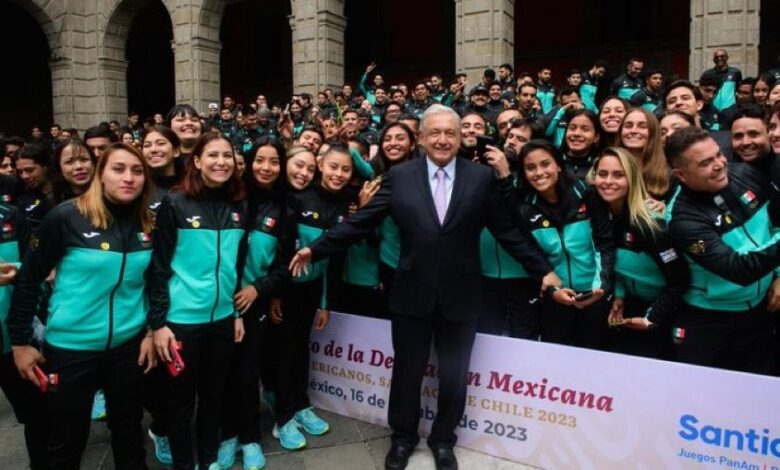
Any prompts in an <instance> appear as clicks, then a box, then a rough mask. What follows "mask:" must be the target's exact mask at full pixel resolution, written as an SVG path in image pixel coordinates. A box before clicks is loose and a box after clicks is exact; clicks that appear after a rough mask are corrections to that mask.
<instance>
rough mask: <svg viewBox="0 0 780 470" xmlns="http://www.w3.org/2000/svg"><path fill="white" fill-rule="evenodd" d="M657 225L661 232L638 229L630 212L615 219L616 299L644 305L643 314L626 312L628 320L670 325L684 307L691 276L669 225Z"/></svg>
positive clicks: (613, 230) (663, 223) (659, 222)
mask: <svg viewBox="0 0 780 470" xmlns="http://www.w3.org/2000/svg"><path fill="white" fill-rule="evenodd" d="M656 222H657V223H658V229H657V230H651V229H650V228H648V227H645V226H634V225H632V224H631V223H630V221H629V217H628V210H627V209H624V210H623V212H622V213H621V214H620V215H618V216H616V217H615V218H614V219H613V228H612V233H613V234H614V236H613V239H614V241H615V297H621V298H624V299H636V300H639V301H640V302H639V304H640V305H642V311H628V310H626V311H625V313H624V314H623V316H624V317H626V318H629V317H637V316H642V317H645V318H647V319H648V320H650V321H651V322H653V323H655V324H669V323H670V322H671V321H672V319H673V318H674V316H675V315H676V313H677V310H678V308H679V306H680V305H681V303H682V297H683V294H684V293H685V291H686V289H687V288H688V284H689V283H690V273H689V271H688V264H687V263H686V262H685V260H684V259H683V256H682V254H681V253H678V252H677V250H676V249H675V247H674V244H673V243H672V239H671V237H670V236H669V233H668V231H667V230H666V222H665V221H664V220H663V219H660V218H659V219H657V220H656ZM629 304H631V302H626V305H629Z"/></svg>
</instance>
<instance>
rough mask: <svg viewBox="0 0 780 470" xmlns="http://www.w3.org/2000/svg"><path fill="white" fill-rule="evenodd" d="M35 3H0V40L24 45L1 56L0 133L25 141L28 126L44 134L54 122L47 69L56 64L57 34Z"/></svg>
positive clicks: (51, 23) (53, 26)
mask: <svg viewBox="0 0 780 470" xmlns="http://www.w3.org/2000/svg"><path fill="white" fill-rule="evenodd" d="M37 3H38V2H22V1H11V2H7V1H0V41H2V42H3V44H24V47H23V48H20V47H9V48H7V49H6V51H5V52H4V53H3V63H4V67H3V69H4V70H3V73H2V74H1V75H0V103H3V112H2V113H0V130H1V131H4V132H6V133H8V134H10V135H20V136H23V137H25V138H27V137H29V135H30V129H31V128H32V126H34V125H36V126H40V127H41V129H42V130H44V132H46V131H47V130H48V126H50V125H51V124H52V123H53V122H55V121H56V119H55V117H54V113H53V106H52V101H53V100H52V88H53V82H52V70H51V68H52V65H53V63H54V62H56V61H55V60H53V58H54V57H57V55H56V54H57V52H55V51H59V49H60V47H59V35H58V34H57V27H56V25H55V24H54V21H53V20H52V18H51V16H49V13H48V12H47V11H45V10H43V9H42V8H41V7H40V6H38V5H37ZM56 122H58V123H59V121H56ZM60 124H63V125H64V124H65V123H64V122H63V123H60Z"/></svg>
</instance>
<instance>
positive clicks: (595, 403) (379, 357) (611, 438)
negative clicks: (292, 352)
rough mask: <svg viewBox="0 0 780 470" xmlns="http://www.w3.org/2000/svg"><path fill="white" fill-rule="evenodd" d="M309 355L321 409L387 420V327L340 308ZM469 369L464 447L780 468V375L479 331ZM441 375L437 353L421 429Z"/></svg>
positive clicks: (646, 464)
mask: <svg viewBox="0 0 780 470" xmlns="http://www.w3.org/2000/svg"><path fill="white" fill-rule="evenodd" d="M321 345H324V346H322V347H321ZM310 351H311V369H310V383H309V385H310V390H309V396H310V398H311V400H312V403H313V404H314V406H317V407H320V408H324V409H327V410H330V411H333V412H335V413H339V414H343V415H345V416H350V417H352V418H356V419H361V420H365V421H368V422H371V423H374V424H379V425H382V426H387V402H388V396H389V391H390V386H391V380H390V379H391V372H392V367H393V348H392V342H391V337H390V323H389V322H387V321H384V320H377V319H372V318H365V317H358V316H353V315H347V314H340V313H335V312H332V313H331V318H330V323H329V325H328V327H327V328H326V329H325V330H323V331H316V330H312V334H311V348H310ZM469 369H470V370H469V372H468V376H467V383H468V395H467V399H466V409H465V412H464V415H463V417H462V418H461V420H460V422H459V423H458V427H457V433H458V445H459V446H463V447H467V448H470V449H473V450H476V451H480V452H484V453H487V454H491V455H495V456H497V457H501V458H504V459H510V460H514V461H517V462H523V463H526V464H529V465H534V466H538V467H541V468H545V469H570V468H653V469H662V468H702V467H701V465H702V464H704V465H705V466H706V467H707V468H723V467H724V466H725V467H729V468H762V469H763V468H766V469H777V470H780V465H778V464H777V459H776V458H775V457H774V455H773V454H772V452H771V450H772V449H771V448H772V443H773V442H775V440H776V441H777V442H778V446H780V439H775V438H777V436H778V435H780V413H777V412H776V411H777V405H778V401H777V400H778V398H777V397H779V396H780V379H777V378H772V377H764V376H757V375H750V374H741V373H736V372H728V371H723V370H717V369H710V368H703V367H695V366H689V365H684V364H677V363H670V362H664V361H656V360H651V359H644V358H637V357H629V356H622V355H617V354H610V353H604V352H599V351H590V350H584V349H578V348H570V347H565V346H560V345H553V344H545V343H538V342H534V341H525V340H517V339H512V338H505V337H496V336H489V335H481V334H479V335H477V339H476V341H475V343H474V349H473V353H472V359H471V365H470V368H469ZM437 372H438V370H437V361H436V358H435V354H433V353H431V357H430V358H429V364H428V367H427V368H426V371H425V377H424V379H423V385H422V388H421V390H420V394H421V397H422V400H421V406H420V417H421V420H420V431H421V433H422V434H423V435H424V434H427V433H428V432H429V431H430V426H431V423H432V421H433V419H434V417H435V416H436V399H437V397H438V379H437ZM756 390H760V391H761V393H755V391H756ZM693 416H695V417H696V418H695V419H696V420H697V421H696V422H694V421H693V418H691V417H693ZM699 421H701V422H706V423H718V425H719V427H720V428H723V429H729V430H734V429H737V430H743V429H747V430H751V429H755V430H761V431H755V433H760V432H763V435H766V436H769V437H767V438H765V440H766V442H768V444H767V449H769V450H768V451H767V452H765V453H763V454H762V453H761V452H758V453H752V452H750V447H749V446H742V447H741V448H740V447H739V446H736V445H735V446H727V445H718V446H714V445H713V444H712V442H714V441H713V440H712V439H710V434H709V433H710V431H709V429H710V427H711V425H710V424H707V425H704V426H700V427H701V430H699V428H698V427H697V426H698V424H697V423H698V422H699ZM692 423H693V424H692ZM744 435H745V436H750V435H751V434H750V431H747V432H745V433H744ZM702 456H703V457H702ZM724 462H725V463H724ZM737 464H739V465H740V466H738V467H735V466H734V465H737Z"/></svg>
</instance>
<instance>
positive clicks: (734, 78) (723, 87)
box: [701, 67, 742, 111]
mask: <svg viewBox="0 0 780 470" xmlns="http://www.w3.org/2000/svg"><path fill="white" fill-rule="evenodd" d="M701 75H702V77H703V76H704V75H714V76H715V77H716V78H717V79H718V81H719V82H720V87H718V91H717V93H715V97H714V98H713V99H712V105H713V106H714V107H715V109H716V110H718V111H723V110H724V109H726V108H730V107H731V106H734V105H735V104H736V103H737V98H736V95H735V94H736V91H737V86H739V82H741V81H742V72H740V71H739V69H737V68H734V67H726V68H725V69H723V70H718V69H716V68H714V67H713V68H711V69H709V70H705V71H704V73H703V74H701Z"/></svg>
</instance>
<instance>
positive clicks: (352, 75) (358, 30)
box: [344, 0, 455, 87]
mask: <svg viewBox="0 0 780 470" xmlns="http://www.w3.org/2000/svg"><path fill="white" fill-rule="evenodd" d="M344 16H346V17H347V28H346V31H344V44H345V46H344V49H345V51H344V76H345V80H346V82H347V83H351V84H352V85H353V86H355V85H357V82H358V81H359V80H360V77H361V75H363V72H365V69H366V66H367V65H368V64H370V63H371V62H376V64H377V70H376V71H377V73H381V74H383V77H384V78H385V83H387V84H394V83H399V82H406V83H407V85H409V86H410V87H411V82H413V81H415V80H419V79H422V78H424V77H429V76H430V75H431V74H433V73H438V74H442V75H443V76H444V79H445V80H449V79H450V78H452V77H453V75H454V74H455V2H453V1H452V0H431V1H419V0H376V1H371V2H367V1H365V0H346V2H345V5H344Z"/></svg>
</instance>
